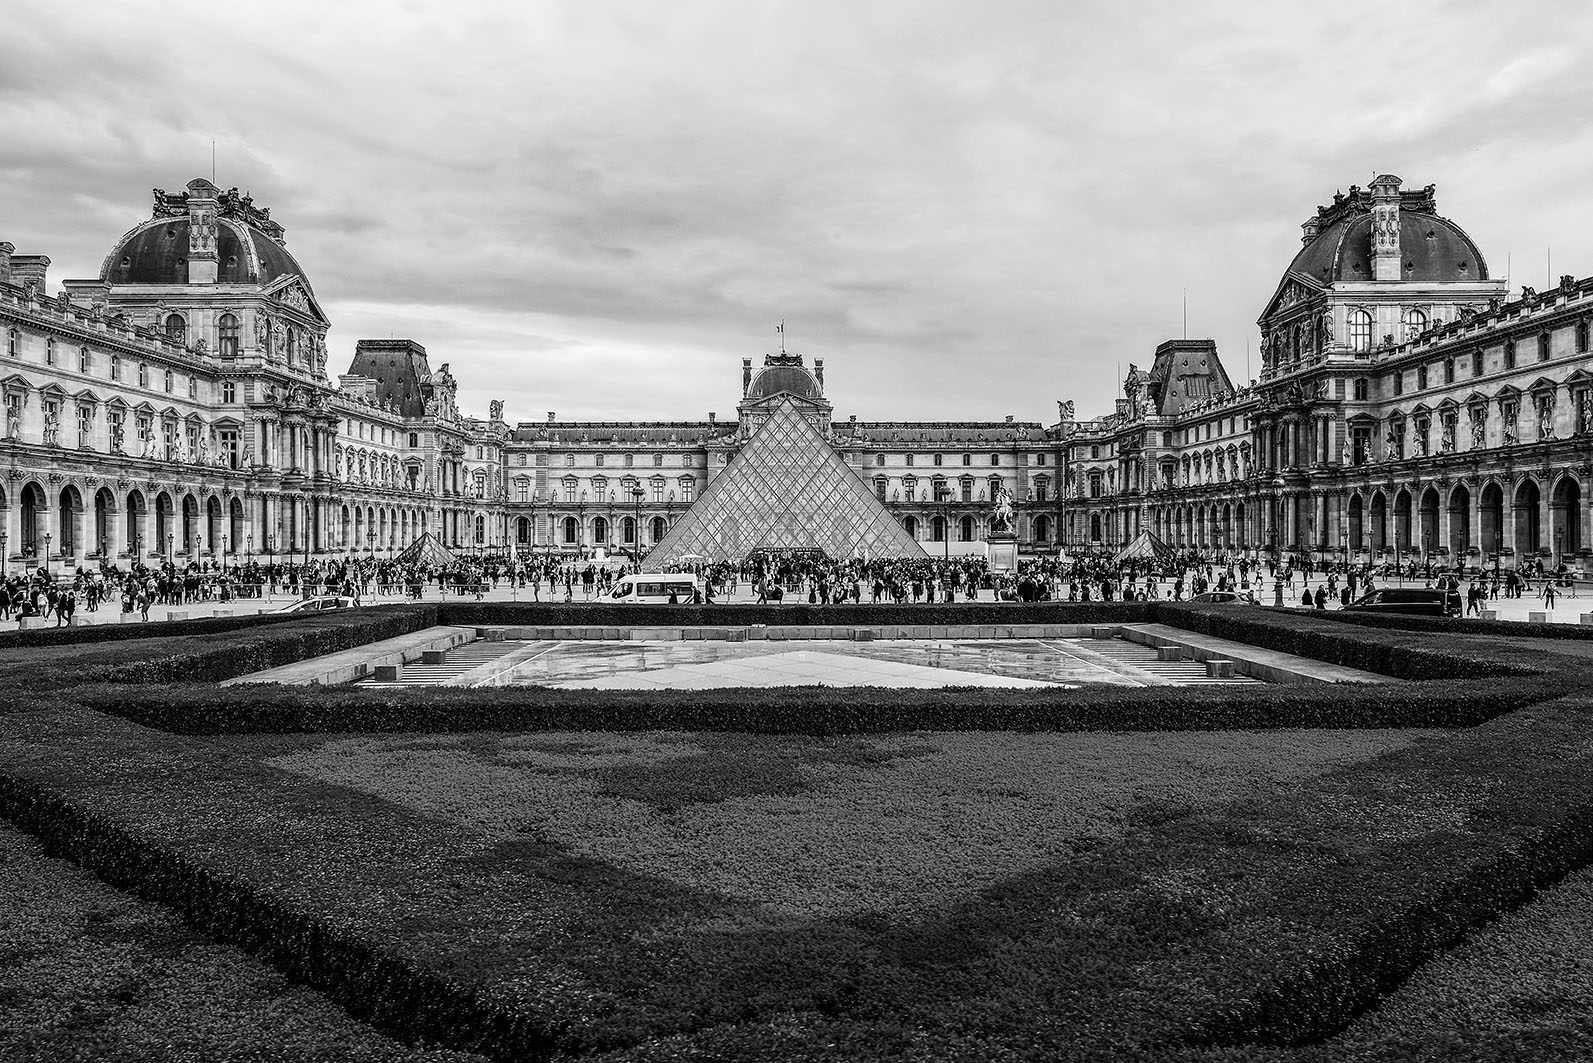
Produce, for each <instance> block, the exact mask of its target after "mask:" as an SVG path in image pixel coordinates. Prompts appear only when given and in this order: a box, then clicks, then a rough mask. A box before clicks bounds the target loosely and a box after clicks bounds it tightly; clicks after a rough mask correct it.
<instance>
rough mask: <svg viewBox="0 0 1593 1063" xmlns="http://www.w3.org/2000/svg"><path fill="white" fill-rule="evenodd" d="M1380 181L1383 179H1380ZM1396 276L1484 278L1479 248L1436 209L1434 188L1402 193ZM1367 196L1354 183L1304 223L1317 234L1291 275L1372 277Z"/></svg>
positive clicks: (1438, 280)
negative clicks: (1397, 274)
mask: <svg viewBox="0 0 1593 1063" xmlns="http://www.w3.org/2000/svg"><path fill="white" fill-rule="evenodd" d="M1379 180H1382V179H1381V178H1380V179H1379ZM1399 198H1400V202H1399V250H1400V279H1401V280H1404V281H1412V282H1418V283H1428V284H1445V283H1464V282H1467V281H1485V280H1487V279H1488V264H1487V263H1486V262H1485V261H1484V260H1483V257H1482V252H1481V251H1480V250H1479V249H1478V248H1477V245H1476V244H1474V243H1472V241H1471V237H1469V236H1467V235H1466V234H1465V232H1464V231H1462V230H1461V228H1460V226H1458V225H1456V224H1455V223H1454V222H1452V221H1450V220H1449V219H1448V218H1441V217H1439V216H1438V214H1437V213H1436V205H1435V203H1434V201H1433V189H1432V186H1431V185H1429V186H1427V187H1426V188H1424V189H1422V190H1420V191H1412V192H1402V193H1400V197H1399ZM1371 203H1372V201H1371V199H1370V197H1368V196H1367V195H1366V194H1365V193H1364V192H1362V191H1361V190H1360V189H1359V188H1355V187H1352V188H1351V189H1350V194H1349V195H1348V196H1336V197H1335V202H1334V204H1333V206H1331V207H1319V208H1317V216H1316V217H1315V218H1313V219H1312V220H1311V221H1308V222H1306V226H1307V232H1308V233H1309V232H1310V231H1311V229H1312V228H1313V227H1314V228H1316V230H1317V231H1316V235H1315V236H1314V237H1313V238H1312V239H1310V240H1309V242H1307V243H1306V245H1305V246H1304V247H1302V248H1301V249H1300V253H1299V254H1297V255H1295V256H1294V261H1293V262H1291V263H1289V273H1295V274H1303V275H1304V276H1307V277H1310V278H1311V279H1312V280H1314V281H1316V282H1317V283H1319V284H1331V283H1333V282H1334V281H1369V280H1372V279H1373V262H1372V258H1373V255H1372V214H1371Z"/></svg>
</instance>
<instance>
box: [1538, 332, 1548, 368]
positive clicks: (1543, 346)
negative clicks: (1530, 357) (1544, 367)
mask: <svg viewBox="0 0 1593 1063" xmlns="http://www.w3.org/2000/svg"><path fill="white" fill-rule="evenodd" d="M1548 360H1549V334H1548V333H1547V332H1540V333H1539V334H1538V361H1540V362H1547V361H1548Z"/></svg>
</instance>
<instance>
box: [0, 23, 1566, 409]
mask: <svg viewBox="0 0 1593 1063" xmlns="http://www.w3.org/2000/svg"><path fill="white" fill-rule="evenodd" d="M1589 21H1590V10H1589V9H1586V8H1584V7H1582V5H1567V4H1549V3H1544V4H1533V3H1513V4H1509V5H1499V4H1482V3H1475V4H1468V3H1420V2H1406V3H1402V4H1399V5H1397V6H1396V5H1387V4H1375V5H1374V4H1367V5H1357V4H1349V3H1345V4H1336V5H1322V4H1311V5H1287V4H1261V3H1253V2H1252V3H1244V4H1194V3H1191V4H1176V5H1174V4H1159V5H1145V4H1098V5H1087V6H1085V5H1080V6H1077V7H1074V6H1072V5H1067V4H1062V3H1057V2H1048V3H1027V2H987V3H979V4H975V3H971V2H970V3H958V4H952V3H943V2H928V0H911V2H909V0H896V2H892V3H860V2H858V0H845V2H815V0H800V2H790V3H749V2H735V3H732V2H724V3H713V4H709V3H694V2H683V0H671V2H670V3H667V4H666V3H635V4H629V3H627V4H616V3H605V2H600V0H579V2H572V3H562V2H561V3H549V2H533V3H504V4H483V3H476V4H470V3H420V2H412V3H396V2H387V3H374V4H352V3H337V4H328V3H307V4H296V3H290V2H281V3H273V4H271V5H270V6H269V7H266V6H261V7H259V8H258V9H252V10H251V9H248V8H247V7H245V6H238V5H230V4H207V5H202V6H201V5H186V4H179V3H161V4H146V3H135V2H126V0H119V2H116V3H79V4H73V5H43V4H35V5H22V4H6V5H4V6H3V7H0V239H8V240H10V241H12V242H13V243H15V244H16V245H17V249H18V251H19V252H22V253H44V254H48V255H49V256H50V257H51V258H52V260H53V265H52V266H51V277H52V281H51V288H52V290H53V289H55V288H56V287H58V284H57V282H58V281H59V280H60V279H62V278H66V277H86V276H93V275H95V274H96V273H97V272H98V270H99V267H100V262H101V259H102V258H103V256H104V255H105V254H106V253H107V252H108V251H109V250H110V248H111V245H112V244H113V243H114V242H115V240H116V238H117V236H119V235H120V234H121V233H122V232H124V231H126V230H127V229H129V228H131V227H132V226H133V225H135V224H137V223H138V222H139V221H142V220H143V219H145V218H147V217H148V216H149V189H150V187H151V186H155V185H159V186H161V187H165V188H169V189H178V188H181V187H182V185H183V184H184V183H186V182H187V181H188V180H189V179H191V178H193V177H196V176H209V173H210V146H211V141H212V139H214V140H215V141H216V150H217V159H218V161H217V173H216V179H217V182H218V183H219V184H220V185H221V186H222V187H224V188H225V187H229V186H234V185H235V186H237V187H239V188H240V189H244V190H247V191H250V192H252V193H253V195H254V197H255V201H256V203H257V204H259V205H265V206H270V207H271V208H272V216H273V218H275V219H276V220H278V221H280V222H281V223H282V224H283V225H285V226H286V227H287V235H288V246H289V248H290V249H291V250H293V252H294V253H295V255H296V256H297V257H298V259H299V261H300V263H301V264H302V265H303V266H304V268H305V270H306V271H307V272H308V274H309V279H310V281H311V283H312V285H313V286H314V288H315V291H316V294H317V295H318V297H319V298H320V300H321V302H322V304H323V305H324V307H325V308H326V310H327V312H328V313H329V314H330V316H331V318H332V322H333V332H332V335H331V349H332V365H331V368H332V369H334V370H341V369H343V368H345V367H346V366H347V364H348V362H349V359H350V358H351V357H352V354H353V349H354V343H355V341H356V340H357V339H359V338H361V337H369V336H381V337H385V336H388V335H390V334H391V335H396V336H408V337H412V338H414V339H416V340H418V341H419V342H420V343H422V344H424V345H425V347H426V348H427V350H428V352H429V354H430V357H431V361H432V365H433V366H434V367H435V366H437V365H440V364H442V363H444V362H447V363H451V364H452V368H453V371H454V374H455V376H456V377H457V378H458V379H459V381H460V387H461V403H462V405H463V406H464V407H465V408H466V410H467V411H469V412H471V413H474V414H476V415H482V414H484V413H485V412H486V406H487V402H488V400H489V399H493V398H502V399H505V400H506V401H507V404H508V413H509V417H510V418H511V419H516V418H519V419H525V420H540V419H542V418H543V417H544V416H545V413H544V411H546V410H557V411H559V414H560V416H561V418H569V419H575V418H588V417H592V418H599V417H600V418H616V419H662V418H691V419H700V418H702V417H704V416H705V415H706V413H707V411H709V410H716V411H718V412H720V413H721V414H727V413H729V411H731V410H732V409H733V408H734V406H735V403H736V400H737V399H738V397H739V392H740V361H741V358H742V357H743V356H753V357H755V358H756V357H758V356H761V355H762V354H763V353H764V352H766V351H768V350H770V349H772V348H773V346H774V345H775V344H776V343H777V339H776V337H775V334H774V326H775V324H776V323H777V322H778V321H779V320H780V319H782V318H784V319H785V321H786V323H787V335H788V339H789V345H790V347H791V348H792V349H793V350H798V351H801V352H802V353H804V354H806V355H808V356H810V357H821V358H824V359H825V360H826V380H827V390H828V394H829V397H830V399H831V401H832V402H834V403H835V406H836V412H837V413H838V414H839V415H840V416H843V417H844V416H846V415H848V414H854V413H855V414H857V415H858V416H860V417H862V418H864V419H953V418H999V417H1000V416H1002V415H1004V414H1009V413H1010V414H1014V415H1015V416H1017V417H1018V418H1019V419H1024V420H1042V421H1046V422H1050V421H1052V420H1054V418H1055V406H1054V405H1053V403H1054V400H1056V399H1059V398H1073V399H1075V400H1077V402H1078V408H1079V412H1080V413H1081V414H1085V415H1088V414H1092V413H1100V412H1105V411H1106V410H1108V409H1109V407H1110V403H1111V400H1112V398H1113V396H1114V395H1115V394H1116V393H1117V381H1118V380H1119V379H1121V369H1122V368H1124V367H1126V366H1127V364H1128V363H1129V362H1131V361H1133V362H1137V363H1138V364H1140V365H1142V366H1143V365H1147V364H1148V363H1149V362H1150V360H1151V353H1152V351H1153V350H1154V348H1155V346H1156V344H1157V343H1158V342H1160V341H1161V340H1163V339H1166V338H1169V337H1176V336H1178V335H1179V333H1180V328H1181V323H1180V298H1181V293H1182V292H1183V290H1184V289H1186V288H1187V289H1188V303H1189V313H1188V330H1189V335H1191V336H1210V337H1212V338H1214V339H1215V340H1216V341H1217V343H1218V345H1219V350H1220V352H1221V355H1222V357H1223V359H1224V362H1225V363H1226V364H1227V366H1228V368H1229V372H1230V374H1231V375H1232V376H1233V377H1234V379H1235V380H1236V381H1237V380H1239V379H1241V378H1243V377H1245V375H1246V374H1245V364H1246V361H1245V359H1246V345H1247V341H1248V342H1249V344H1250V346H1251V348H1253V347H1254V340H1253V339H1252V337H1253V336H1254V333H1255V328H1254V321H1255V318H1256V316H1257V314H1258V313H1259V312H1260V310H1261V308H1262V305H1263V304H1264V303H1265V301H1266V300H1267V298H1268V297H1269V296H1270V295H1271V293H1272V290H1273V288H1274V286H1275V285H1276V284H1277V281H1278V278H1279V275H1280V274H1281V272H1282V270H1283V268H1284V267H1285V266H1286V265H1287V263H1288V261H1289V258H1290V257H1291V256H1292V255H1293V253H1294V251H1295V250H1296V249H1297V248H1298V246H1299V236H1300V230H1299V224H1300V222H1302V221H1304V220H1305V218H1306V217H1307V216H1308V214H1309V213H1310V212H1311V211H1312V210H1313V208H1314V207H1315V206H1316V205H1317V204H1318V203H1325V202H1328V201H1329V200H1330V198H1331V197H1332V194H1333V192H1334V191H1335V190H1337V189H1347V188H1348V186H1349V185H1351V184H1357V183H1358V184H1361V185H1363V186H1364V185H1365V184H1366V183H1367V182H1368V181H1369V179H1370V178H1371V177H1372V176H1373V174H1374V173H1378V172H1392V173H1396V174H1399V175H1400V176H1402V177H1403V178H1404V179H1405V180H1406V182H1407V184H1408V185H1412V186H1421V185H1424V184H1428V183H1436V184H1437V186H1438V205H1439V209H1440V211H1441V212H1442V213H1443V214H1445V215H1446V216H1448V217H1450V218H1452V219H1453V220H1455V221H1456V222H1458V223H1459V224H1460V225H1461V226H1462V227H1463V228H1465V229H1466V230H1467V231H1468V232H1469V233H1470V235H1471V236H1472V237H1473V238H1474V239H1475V240H1476V241H1477V242H1478V243H1479V245H1480V246H1481V247H1482V250H1483V252H1484V254H1485V256H1486V257H1487V259H1488V265H1489V267H1490V269H1491V270H1492V271H1493V272H1494V273H1495V274H1496V275H1503V273H1504V272H1505V269H1506V256H1507V254H1509V255H1510V263H1511V272H1512V277H1511V280H1512V283H1513V284H1514V285H1515V286H1518V287H1519V285H1520V284H1522V283H1526V284H1532V285H1536V286H1540V287H1541V286H1542V285H1543V283H1544V282H1545V280H1546V279H1547V276H1548V271H1549V265H1548V263H1547V262H1546V251H1547V248H1548V247H1549V245H1552V246H1553V271H1554V273H1555V274H1556V275H1558V274H1560V273H1576V274H1577V275H1579V276H1581V275H1587V274H1590V273H1593V225H1590V224H1589V222H1590V220H1593V128H1590V123H1589V120H1588V116H1589V115H1590V114H1593V107H1590V104H1593V91H1590V90H1593V64H1590V63H1589V61H1588V60H1589V56H1588V54H1587V49H1586V47H1585V45H1583V44H1582V42H1585V41H1586V40H1588V39H1590V38H1589V34H1588V30H1589V25H1588V23H1589ZM1253 361H1254V356H1253V355H1252V362H1253Z"/></svg>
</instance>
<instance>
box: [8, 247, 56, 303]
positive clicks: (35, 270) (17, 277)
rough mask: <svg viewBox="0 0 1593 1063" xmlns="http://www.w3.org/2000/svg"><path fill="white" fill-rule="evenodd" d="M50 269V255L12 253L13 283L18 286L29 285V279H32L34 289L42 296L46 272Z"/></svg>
mask: <svg viewBox="0 0 1593 1063" xmlns="http://www.w3.org/2000/svg"><path fill="white" fill-rule="evenodd" d="M49 269H50V256H49V255H12V256H11V283H12V284H15V285H16V286H17V287H18V288H23V287H26V286H27V284H28V282H29V281H32V282H33V287H34V289H35V290H36V291H37V292H38V293H39V296H40V297H41V298H42V297H43V296H44V279H45V274H46V273H47V272H48V271H49Z"/></svg>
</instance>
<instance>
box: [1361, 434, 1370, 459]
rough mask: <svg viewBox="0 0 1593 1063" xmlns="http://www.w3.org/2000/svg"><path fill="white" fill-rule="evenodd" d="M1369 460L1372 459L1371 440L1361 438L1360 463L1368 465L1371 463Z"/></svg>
mask: <svg viewBox="0 0 1593 1063" xmlns="http://www.w3.org/2000/svg"><path fill="white" fill-rule="evenodd" d="M1371 461H1372V443H1371V440H1362V441H1361V464H1362V465H1369V464H1371Z"/></svg>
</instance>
